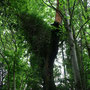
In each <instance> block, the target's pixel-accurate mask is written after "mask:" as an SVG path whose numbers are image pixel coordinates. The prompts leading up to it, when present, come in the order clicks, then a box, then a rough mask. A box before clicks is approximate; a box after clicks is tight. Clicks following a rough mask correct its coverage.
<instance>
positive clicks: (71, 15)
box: [70, 0, 76, 25]
mask: <svg viewBox="0 0 90 90" xmlns="http://www.w3.org/2000/svg"><path fill="white" fill-rule="evenodd" d="M75 4H76V0H74V4H73V9H72V12H70V13H71V14H70V25H71V23H72V17H73V13H74V9H75Z"/></svg>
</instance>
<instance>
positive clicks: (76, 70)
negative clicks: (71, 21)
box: [65, 25, 83, 90]
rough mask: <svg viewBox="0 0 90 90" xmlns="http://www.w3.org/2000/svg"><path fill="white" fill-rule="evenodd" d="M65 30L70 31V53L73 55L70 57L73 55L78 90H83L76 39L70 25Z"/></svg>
mask: <svg viewBox="0 0 90 90" xmlns="http://www.w3.org/2000/svg"><path fill="white" fill-rule="evenodd" d="M65 28H66V30H67V31H68V37H69V44H70V53H71V54H70V55H71V60H72V68H73V72H74V79H75V84H76V85H75V86H76V90H83V89H82V84H81V76H80V71H79V66H78V61H77V55H76V49H75V43H74V39H73V34H72V30H71V28H70V27H69V26H68V25H67V26H66V27H65Z"/></svg>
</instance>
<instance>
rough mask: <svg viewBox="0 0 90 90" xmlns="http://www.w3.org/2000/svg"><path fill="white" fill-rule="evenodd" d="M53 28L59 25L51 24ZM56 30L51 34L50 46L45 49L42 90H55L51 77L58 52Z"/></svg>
mask: <svg viewBox="0 0 90 90" xmlns="http://www.w3.org/2000/svg"><path fill="white" fill-rule="evenodd" d="M53 25H54V26H55V27H57V28H58V26H59V24H58V23H57V22H54V24H53ZM58 31H59V30H58V29H56V30H53V31H52V32H51V33H52V35H51V44H50V46H49V48H48V49H47V55H46V58H45V65H44V78H43V79H44V85H43V88H44V90H56V86H55V83H54V77H53V64H54V60H55V58H56V55H57V52H58V43H59V36H58V35H57V33H58Z"/></svg>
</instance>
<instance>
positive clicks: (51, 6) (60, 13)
mask: <svg viewBox="0 0 90 90" xmlns="http://www.w3.org/2000/svg"><path fill="white" fill-rule="evenodd" d="M42 1H43V2H44V3H45V4H46V5H47V6H48V7H50V8H52V9H54V10H55V11H57V12H58V14H59V15H60V16H61V18H62V19H64V15H63V14H62V12H61V11H60V10H58V9H57V8H55V7H54V6H53V5H52V3H51V2H50V0H49V3H50V5H48V4H47V3H46V2H45V1H44V0H42Z"/></svg>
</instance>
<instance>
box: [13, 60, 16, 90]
mask: <svg viewBox="0 0 90 90" xmlns="http://www.w3.org/2000/svg"><path fill="white" fill-rule="evenodd" d="M13 90H16V80H15V60H14V63H13Z"/></svg>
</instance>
